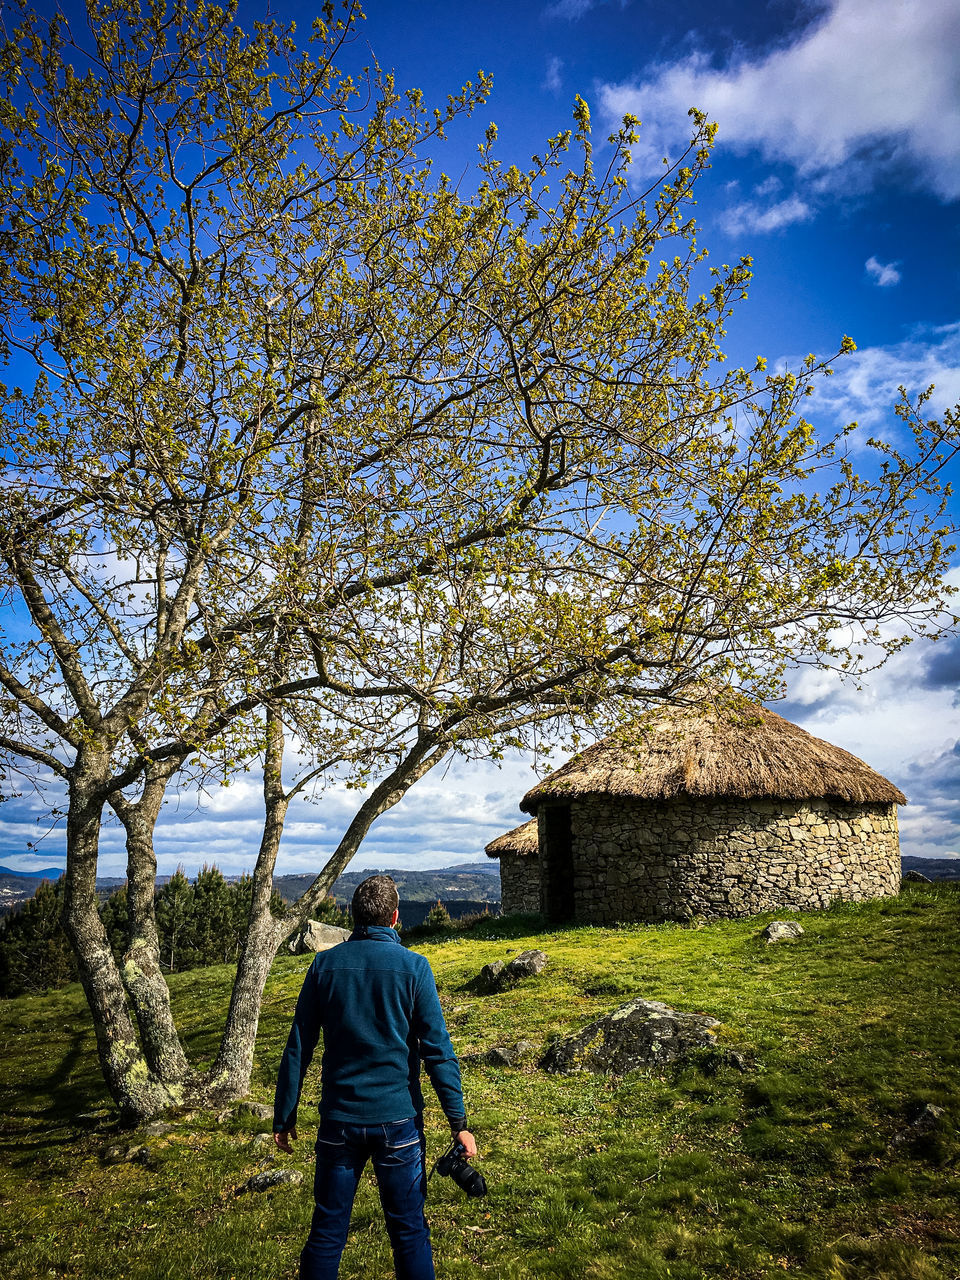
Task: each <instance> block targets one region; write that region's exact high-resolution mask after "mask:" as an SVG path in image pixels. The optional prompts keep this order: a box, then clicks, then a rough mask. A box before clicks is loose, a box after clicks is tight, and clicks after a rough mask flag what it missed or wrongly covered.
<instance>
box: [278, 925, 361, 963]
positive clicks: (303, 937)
mask: <svg viewBox="0 0 960 1280" xmlns="http://www.w3.org/2000/svg"><path fill="white" fill-rule="evenodd" d="M349 937H350V930H349V929H341V928H339V927H338V926H337V925H335V924H323V923H322V922H321V921H320V920H308V921H307V923H306V924H305V925H304V927H303V929H301V931H300V932H299V933H298V934H296V936H295V937H293V938H292V939H291V940H290V942H288V943H287V950H288V951H289V952H290V954H291V955H294V956H303V955H307V954H308V953H309V952H311V951H329V950H330V948H331V947H335V946H337V945H338V944H339V943H341V942H345V941H346V940H347V938H349Z"/></svg>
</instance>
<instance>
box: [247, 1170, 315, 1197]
mask: <svg viewBox="0 0 960 1280" xmlns="http://www.w3.org/2000/svg"><path fill="white" fill-rule="evenodd" d="M302 1181H303V1174H302V1173H301V1172H300V1170H299V1169H265V1170H264V1171H263V1172H262V1173H255V1174H254V1175H253V1177H252V1178H248V1179H247V1180H246V1182H244V1183H243V1185H242V1186H239V1187H237V1189H236V1190H235V1191H234V1195H237V1196H239V1195H243V1193H244V1192H245V1191H272V1190H273V1188H274V1187H298V1186H299V1185H300V1183H301V1182H302Z"/></svg>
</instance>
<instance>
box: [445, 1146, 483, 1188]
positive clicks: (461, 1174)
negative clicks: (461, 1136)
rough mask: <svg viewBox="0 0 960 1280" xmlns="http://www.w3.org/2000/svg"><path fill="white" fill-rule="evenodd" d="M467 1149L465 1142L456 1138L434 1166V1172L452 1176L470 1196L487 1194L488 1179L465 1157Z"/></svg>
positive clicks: (447, 1176)
mask: <svg viewBox="0 0 960 1280" xmlns="http://www.w3.org/2000/svg"><path fill="white" fill-rule="evenodd" d="M465 1150H466V1148H465V1147H464V1145H463V1143H462V1142H458V1141H457V1140H456V1138H454V1140H453V1142H451V1143H450V1146H449V1147H448V1148H447V1149H446V1151H445V1152H444V1153H443V1155H442V1156H441V1157H440V1159H439V1160H438V1161H437V1163H436V1164H435V1165H434V1166H433V1168H434V1172H436V1173H439V1174H440V1175H441V1176H442V1177H444V1178H452V1179H453V1180H454V1182H455V1183H456V1184H457V1186H458V1187H459V1188H460V1190H461V1191H465V1192H466V1194H467V1195H468V1196H485V1195H486V1194H487V1182H486V1179H485V1178H484V1176H483V1174H482V1173H478V1172H477V1170H476V1169H474V1168H473V1166H472V1165H471V1164H470V1161H469V1160H465V1159H464V1157H463V1153H464V1151H465Z"/></svg>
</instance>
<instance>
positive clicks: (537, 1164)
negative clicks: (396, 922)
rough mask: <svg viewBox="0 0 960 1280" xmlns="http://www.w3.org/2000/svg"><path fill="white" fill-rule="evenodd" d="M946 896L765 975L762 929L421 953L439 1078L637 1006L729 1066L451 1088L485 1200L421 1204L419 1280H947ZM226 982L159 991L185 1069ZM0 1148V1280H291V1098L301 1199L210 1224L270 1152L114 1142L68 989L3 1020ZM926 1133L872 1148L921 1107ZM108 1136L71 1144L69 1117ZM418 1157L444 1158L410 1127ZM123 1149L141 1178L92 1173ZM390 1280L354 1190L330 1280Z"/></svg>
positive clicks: (281, 1000) (861, 918)
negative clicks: (431, 989)
mask: <svg viewBox="0 0 960 1280" xmlns="http://www.w3.org/2000/svg"><path fill="white" fill-rule="evenodd" d="M958 909H960V885H954V884H940V885H931V886H928V885H921V886H916V887H911V888H909V889H908V890H907V891H906V892H905V893H904V894H903V895H902V896H901V897H900V898H898V899H891V900H887V901H881V902H875V903H867V904H862V905H859V906H837V907H834V908H832V909H831V910H829V911H823V912H816V913H806V914H804V915H803V916H802V917H801V919H802V922H803V926H804V929H805V933H804V936H803V937H802V938H800V939H799V940H797V941H796V942H788V943H782V944H779V945H778V946H774V947H767V946H766V945H765V944H763V943H762V942H761V941H760V940H759V938H758V934H759V931H760V929H761V928H762V927H763V926H764V925H765V924H766V922H767V921H768V920H769V919H770V918H771V917H770V916H762V917H755V918H753V919H751V920H744V921H727V922H723V923H719V924H712V925H707V926H705V927H704V928H701V929H688V928H684V927H682V926H679V925H662V926H647V927H645V926H639V925H637V926H624V927H622V928H619V929H599V928H596V929H595V928H570V929H558V930H548V931H544V932H539V933H538V932H532V931H531V929H532V926H531V923H530V921H529V920H528V921H523V920H513V921H509V920H507V921H500V920H490V921H483V922H480V923H479V924H478V925H476V926H475V927H474V929H473V930H472V931H471V932H469V933H468V934H460V933H455V934H442V935H436V936H434V937H433V938H425V937H422V936H421V937H420V938H418V939H417V940H416V943H415V945H416V946H417V948H418V950H422V951H423V952H424V953H425V954H426V955H427V956H428V958H429V959H430V961H431V963H432V965H433V967H434V971H435V972H436V975H437V982H438V986H439V988H440V992H441V999H442V1002H443V1005H444V1009H445V1012H446V1016H447V1021H448V1024H449V1027H450V1031H451V1034H452V1036H453V1040H454V1044H455V1045H456V1047H457V1049H458V1051H460V1052H461V1053H467V1052H470V1051H473V1050H481V1049H485V1048H487V1047H489V1046H491V1045H493V1044H496V1043H498V1042H503V1041H511V1040H517V1039H521V1038H524V1039H529V1040H533V1041H534V1042H536V1043H538V1044H540V1045H543V1044H546V1042H547V1041H548V1039H549V1038H550V1037H551V1036H554V1035H557V1034H562V1033H565V1032H567V1031H569V1030H572V1029H575V1028H578V1027H580V1026H582V1025H583V1024H584V1023H586V1022H587V1021H589V1020H591V1019H592V1018H594V1017H595V1016H597V1015H598V1014H600V1013H602V1012H603V1011H605V1010H607V1009H610V1008H612V1007H613V1006H615V1005H616V1004H618V1003H621V1002H622V1001H623V1000H626V999H628V998H630V997H631V996H634V995H643V996H646V997H649V998H653V999H660V1000H665V1001H667V1002H668V1003H670V1004H674V1005H676V1006H677V1007H679V1008H681V1009H687V1010H695V1011H701V1012H705V1013H710V1014H712V1015H713V1016H715V1017H717V1018H720V1019H721V1021H722V1024H723V1026H722V1029H721V1036H722V1039H723V1042H724V1043H725V1044H727V1045H729V1046H730V1047H732V1048H736V1049H737V1050H738V1051H739V1052H741V1053H742V1054H744V1055H745V1056H746V1057H747V1059H748V1060H749V1061H750V1062H751V1063H753V1064H754V1065H753V1068H752V1069H751V1070H749V1071H748V1072H746V1073H740V1072H738V1071H736V1070H735V1069H733V1068H732V1067H722V1068H721V1069H720V1070H719V1072H718V1073H717V1074H714V1075H710V1074H708V1071H707V1064H706V1063H703V1062H701V1063H693V1064H691V1065H688V1066H686V1067H684V1068H683V1069H682V1070H679V1071H673V1072H667V1073H664V1074H661V1075H649V1074H644V1073H634V1074H632V1075H630V1076H628V1077H626V1078H624V1079H622V1080H617V1079H610V1078H605V1077H592V1076H575V1077H549V1076H546V1075H544V1074H543V1073H540V1072H538V1071H537V1070H536V1069H535V1068H534V1067H532V1066H531V1067H526V1068H523V1069H517V1070H504V1069H493V1068H486V1067H468V1068H465V1070H464V1087H465V1092H466V1096H467V1105H468V1110H469V1114H470V1116H471V1117H472V1121H473V1124H474V1127H475V1131H476V1134H477V1139H478V1142H479V1144H480V1150H481V1156H482V1164H481V1166H480V1167H481V1168H482V1170H483V1172H484V1174H485V1175H486V1177H487V1181H488V1183H489V1185H490V1190H491V1194H490V1196H489V1197H488V1198H487V1199H486V1200H480V1201H474V1200H467V1199H465V1198H464V1197H463V1196H462V1195H461V1194H460V1193H459V1191H457V1190H456V1188H455V1187H453V1186H452V1185H451V1184H450V1183H449V1181H447V1180H441V1179H438V1178H435V1179H434V1180H433V1181H432V1182H431V1184H430V1185H431V1193H430V1205H429V1207H428V1213H429V1217H430V1221H431V1228H432V1231H433V1238H434V1248H435V1254H436V1257H437V1268H438V1274H439V1275H440V1276H441V1277H442V1278H443V1280H448V1278H449V1280H454V1278H463V1280H466V1277H473V1276H476V1275H489V1276H492V1277H497V1278H500V1277H502V1278H503V1280H527V1278H530V1280H532V1278H533V1277H538V1278H539V1277H588V1278H590V1280H607V1278H608V1277H611V1278H612V1277H638V1278H643V1280H661V1278H663V1280H703V1277H720V1276H730V1277H738V1278H739V1277H743V1278H744V1280H750V1278H753V1277H758V1278H759V1277H782V1276H784V1275H788V1276H793V1277H808V1278H810V1280H814V1278H816V1280H853V1278H856V1280H860V1278H861V1277H862V1278H864V1280H955V1278H956V1277H957V1276H958V1275H960V1207H958V1202H957V1199H956V1185H957V1164H958V1155H960V1143H958V1138H957V1132H956V1127H955V1125H956V1119H957V1116H958V1115H960V1073H958V1070H957V1068H958V1066H960V1037H958V1034H957V1033H958V1029H960V1016H958V1008H957V998H956V995H957V991H958V989H960V981H958V979H960V958H958V948H957V925H958V916H960V910H958ZM532 946H539V947H542V948H543V949H544V950H545V951H546V952H547V953H548V955H549V957H550V964H549V966H548V968H547V969H546V970H545V971H544V973H543V974H541V975H540V976H539V977H538V978H536V979H533V980H531V981H529V982H527V983H524V984H522V985H521V986H519V987H518V988H516V989H515V990H513V991H511V992H508V993H505V994H502V995H498V996H477V995H475V994H473V992H472V991H471V989H470V980H471V979H472V978H473V977H474V975H475V974H476V973H477V971H478V970H479V969H480V967H481V965H483V964H485V963H487V962H489V961H491V960H496V959H508V958H509V954H510V953H511V952H516V951H519V950H524V949H526V948H528V947H532ZM307 963H308V958H306V957H296V958H294V957H290V958H283V959H279V960H278V961H277V962H276V964H275V965H274V968H273V972H272V974H271V978H270V982H269V985H268V988H267V993H266V999H265V1002H264V1010H263V1019H262V1023H261V1029H260V1036H259V1040H258V1054H257V1060H256V1067H255V1073H254V1080H253V1086H252V1096H253V1097H255V1098H258V1099H260V1100H263V1101H270V1100H271V1099H272V1087H273V1076H274V1072H275V1071H276V1067H277V1063H278V1061H279V1057H280V1053H281V1050H282V1046H283V1043H284V1040H285V1037H286V1032H287V1028H288V1025H289V1019H290V1016H291V1013H292V1008H293V1003H294V1000H295V997H296V993H297V991H298V989H299V985H300V981H301V979H302V976H303V973H304V971H305V969H306V967H307ZM230 978H231V972H230V970H229V969H228V968H218V969H202V970H195V971H192V972H189V973H185V974H181V975H174V977H173V978H172V979H171V990H172V993H173V999H174V1004H175V1008H176V1012H177V1015H178V1020H179V1022H180V1024H181V1025H182V1026H183V1028H184V1031H185V1035H186V1038H187V1041H188V1044H189V1048H190V1051H191V1053H192V1055H193V1056H194V1057H195V1058H197V1059H203V1058H204V1057H209V1055H211V1054H212V1053H213V1052H214V1050H215V1046H216V1035H217V1028H218V1025H219V1021H220V1019H221V1018H222V1016H223V1012H224V1009H225V1005H226V1000H227V995H228V988H229V981H230ZM0 1042H2V1046H3V1048H2V1064H3V1065H2V1068H0V1089H2V1095H3V1096H2V1105H3V1116H4V1119H3V1126H2V1128H3V1132H2V1142H3V1151H2V1171H0V1200H2V1216H3V1222H4V1224H5V1226H4V1233H3V1236H2V1243H0V1269H2V1273H3V1275H4V1276H6V1277H9V1278H10V1280H16V1278H18V1277H23V1278H24V1280H26V1278H27V1277H29V1278H30V1280H34V1278H36V1277H45V1276H69V1277H89V1278H90V1280H93V1277H97V1280H100V1278H102V1280H112V1278H114V1277H116V1278H118V1280H119V1278H123V1280H141V1278H142V1280H159V1278H160V1277H171V1278H173V1277H176V1278H177V1280H184V1278H187V1277H189V1278H196V1280H231V1278H233V1280H247V1278H249V1280H254V1277H256V1278H257V1280H261V1278H265V1277H287V1278H290V1280H292V1278H293V1277H294V1276H295V1275H296V1260H297V1255H298V1253H299V1249H300V1246H301V1244H302V1241H303V1238H304V1236H305V1234H306V1230H307V1225H308V1222H309V1215H310V1208H311V1201H310V1172H311V1162H312V1146H313V1143H312V1134H311V1132H310V1130H311V1125H312V1123H313V1122H314V1121H315V1119H316V1111H315V1104H316V1089H317V1079H316V1073H315V1072H314V1073H311V1077H310V1078H309V1079H308V1083H307V1089H306V1092H305V1100H304V1103H303V1105H302V1107H301V1120H302V1130H301V1136H300V1141H299V1143H298V1152H297V1155H296V1156H295V1157H294V1159H293V1161H292V1162H287V1163H288V1165H289V1167H295V1168H299V1169H301V1170H302V1171H303V1173H304V1175H305V1177H304V1182H303V1185H302V1186H301V1187H298V1188H289V1187H285V1188H281V1189H279V1190H277V1191H275V1192H273V1193H270V1194H267V1195H259V1196H254V1195H244V1196H240V1197H235V1196H234V1195H233V1189H234V1188H235V1187H236V1186H238V1185H239V1184H240V1183H242V1182H243V1181H244V1180H245V1179H246V1178H247V1177H249V1175H250V1174H251V1173H253V1172H255V1171H256V1170H257V1169H258V1168H263V1167H265V1166H266V1165H268V1164H269V1163H271V1162H272V1161H271V1157H269V1156H264V1155H262V1154H258V1153H257V1152H256V1151H255V1150H254V1149H253V1148H252V1147H251V1145H250V1140H251V1138H252V1136H253V1134H254V1133H256V1132H257V1131H258V1130H260V1129H264V1128H267V1127H268V1126H264V1125H260V1124H258V1123H257V1122H256V1121H255V1120H253V1119H252V1118H247V1119H243V1118H239V1119H238V1118H231V1119H228V1120H225V1121H224V1122H222V1123H218V1122H217V1119H216V1117H215V1116H214V1115H213V1114H211V1113H197V1114H195V1115H193V1116H192V1117H187V1116H181V1117H179V1118H176V1124H175V1127H174V1128H173V1129H172V1130H171V1132H170V1133H168V1134H166V1135H163V1136H159V1137H155V1138H147V1139H137V1138H136V1137H135V1136H130V1135H124V1134H122V1133H120V1132H119V1131H118V1130H117V1129H116V1126H115V1121H114V1119H113V1117H112V1113H111V1112H110V1110H109V1108H108V1099H107V1098H106V1097H105V1095H104V1092H103V1087H102V1084H101V1082H100V1078H99V1074H98V1070H97V1064H96V1057H95V1050H94V1044H93V1036H92V1032H91V1029H90V1025H89V1019H88V1016H87V1012H86V1006H85V1004H84V1001H83V996H82V993H81V991H80V989H79V987H77V986H73V987H69V988H66V989H65V990H63V991H59V992H55V993H51V994H50V995H47V996H43V997H25V998H21V999H18V1000H14V1001H9V1002H5V1003H4V1004H3V1005H0ZM928 1102H930V1103H935V1104H936V1105H938V1106H941V1107H943V1108H945V1114H944V1118H943V1123H942V1127H941V1128H940V1130H939V1131H937V1132H935V1133H933V1134H930V1135H928V1136H926V1137H923V1138H919V1139H917V1140H916V1141H906V1142H901V1143H899V1144H897V1145H895V1146H893V1147H891V1146H890V1144H891V1141H892V1140H893V1139H894V1138H895V1136H896V1135H897V1134H899V1133H901V1132H903V1131H904V1129H905V1128H906V1126H907V1125H908V1124H909V1122H910V1120H911V1119H912V1118H913V1117H914V1116H915V1115H916V1114H917V1113H918V1112H919V1111H920V1109H921V1108H922V1107H923V1105H924V1104H925V1103H928ZM100 1108H104V1109H105V1110H104V1111H103V1113H102V1114H101V1115H99V1116H96V1115H95V1116H93V1117H91V1118H86V1119H81V1118H80V1116H81V1114H82V1113H89V1112H92V1111H93V1112H95V1111H97V1110H98V1109H100ZM428 1139H429V1154H430V1156H431V1158H432V1157H434V1156H436V1155H438V1154H439V1153H440V1151H441V1150H442V1148H443V1146H444V1144H445V1130H444V1127H443V1124H442V1117H441V1116H440V1114H439V1111H438V1109H437V1107H436V1105H435V1103H434V1104H433V1105H432V1106H431V1107H430V1109H429V1111H428ZM132 1141H145V1143H146V1145H147V1146H148V1147H149V1149H150V1156H149V1159H148V1161H147V1162H146V1163H120V1164H115V1163H110V1162H109V1161H108V1160H107V1158H106V1152H107V1149H108V1148H109V1147H110V1146H111V1145H114V1144H116V1143H118V1142H122V1143H124V1145H129V1143H130V1142H132ZM390 1274H392V1268H391V1265H390V1253H389V1247H388V1245H387V1241H386V1236H385V1233H384V1229H383V1225H382V1219H381V1214H380V1209H379V1203H378V1201H377V1198H376V1190H375V1187H374V1184H373V1181H372V1178H371V1177H370V1176H369V1174H367V1175H365V1177H364V1181H363V1184H362V1186H361V1192H360V1195H359V1197H358V1200H357V1205H356V1208H355V1211H354V1220H353V1228H352V1231H351V1237H350V1241H349V1243H348V1245H347V1251H346V1253H345V1255H344V1261H343V1265H342V1268H341V1276H343V1277H344V1280H360V1278H361V1277H362V1278H364V1280H367V1278H371V1277H384V1276H389V1275H390Z"/></svg>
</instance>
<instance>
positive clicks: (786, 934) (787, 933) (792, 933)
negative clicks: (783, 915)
mask: <svg viewBox="0 0 960 1280" xmlns="http://www.w3.org/2000/svg"><path fill="white" fill-rule="evenodd" d="M802 933H803V927H802V925H799V924H797V922H796V920H771V921H770V923H769V924H768V925H767V927H766V928H765V929H764V931H763V933H761V935H760V937H761V938H766V940H767V942H786V941H787V939H789V938H799V937H800V936H801V935H802Z"/></svg>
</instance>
